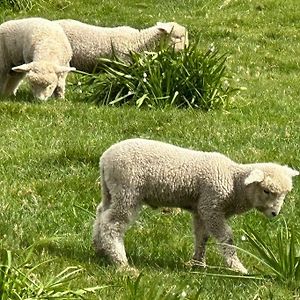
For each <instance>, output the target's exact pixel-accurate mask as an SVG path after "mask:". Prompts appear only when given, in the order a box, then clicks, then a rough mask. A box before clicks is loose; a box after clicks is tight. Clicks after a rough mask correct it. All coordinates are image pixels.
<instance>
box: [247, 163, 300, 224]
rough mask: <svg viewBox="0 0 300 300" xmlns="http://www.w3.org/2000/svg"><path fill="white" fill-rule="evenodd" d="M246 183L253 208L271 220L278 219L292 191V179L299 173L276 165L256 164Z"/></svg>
mask: <svg viewBox="0 0 300 300" xmlns="http://www.w3.org/2000/svg"><path fill="white" fill-rule="evenodd" d="M253 166H254V168H253V169H252V170H251V171H250V173H249V174H248V175H247V177H246V179H245V181H244V183H245V185H246V194H247V198H248V200H249V201H251V203H252V206H253V207H254V208H256V209H258V210H259V211H261V212H262V213H264V214H265V216H267V217H269V218H273V217H276V216H277V215H278V214H279V212H280V210H281V207H282V204H283V201H284V198H285V196H286V194H287V193H288V192H290V191H291V190H292V177H294V176H297V175H299V172H298V171H296V170H293V169H291V168H289V167H287V166H281V165H278V164H275V163H265V164H254V165H253Z"/></svg>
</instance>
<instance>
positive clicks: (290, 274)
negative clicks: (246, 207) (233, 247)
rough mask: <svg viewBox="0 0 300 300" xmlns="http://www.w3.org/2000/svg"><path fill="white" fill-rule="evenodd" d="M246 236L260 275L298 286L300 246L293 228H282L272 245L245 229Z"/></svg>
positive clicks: (255, 233)
mask: <svg viewBox="0 0 300 300" xmlns="http://www.w3.org/2000/svg"><path fill="white" fill-rule="evenodd" d="M245 233H246V236H247V238H248V240H249V243H250V245H251V247H252V248H253V250H254V251H255V252H256V253H257V254H258V255H257V256H255V255H252V256H253V257H255V258H256V259H257V261H258V262H259V263H260V265H261V267H257V270H258V271H259V273H261V274H262V275H267V276H271V277H273V278H276V279H277V280H279V281H282V282H284V283H285V284H288V285H289V286H293V287H296V286H298V288H299V286H300V246H299V237H298V236H297V234H296V231H295V230H294V228H293V227H292V228H288V227H287V226H284V227H283V228H281V229H280V230H279V233H278V235H277V239H276V241H275V243H274V241H273V242H272V241H271V240H269V239H268V240H267V241H265V240H263V239H262V238H261V237H260V235H259V232H257V231H255V230H253V229H251V228H250V227H248V228H247V230H246V231H245Z"/></svg>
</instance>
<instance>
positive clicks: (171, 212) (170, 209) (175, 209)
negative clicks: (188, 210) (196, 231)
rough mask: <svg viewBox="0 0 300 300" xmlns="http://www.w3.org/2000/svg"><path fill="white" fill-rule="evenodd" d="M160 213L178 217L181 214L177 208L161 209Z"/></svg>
mask: <svg viewBox="0 0 300 300" xmlns="http://www.w3.org/2000/svg"><path fill="white" fill-rule="evenodd" d="M161 211H162V213H164V214H174V215H178V214H179V213H180V212H181V209H180V208H179V207H163V208H162V209H161Z"/></svg>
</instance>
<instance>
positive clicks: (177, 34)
mask: <svg viewBox="0 0 300 300" xmlns="http://www.w3.org/2000/svg"><path fill="white" fill-rule="evenodd" d="M156 26H157V28H158V29H159V30H160V31H162V32H164V33H166V34H167V37H168V39H169V41H170V43H171V45H172V46H173V47H174V49H175V51H180V50H183V49H184V48H185V47H187V46H188V45H189V39H188V31H187V29H186V28H185V27H184V26H182V25H179V24H177V23H176V22H169V23H160V22H158V23H157V24H156Z"/></svg>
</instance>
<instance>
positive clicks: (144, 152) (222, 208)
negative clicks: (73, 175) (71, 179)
mask: <svg viewBox="0 0 300 300" xmlns="http://www.w3.org/2000/svg"><path fill="white" fill-rule="evenodd" d="M100 173H101V184H102V202H101V203H100V205H99V206H98V208H97V214H96V220H95V223H94V229H93V240H94V245H95V248H96V250H97V251H98V252H101V251H102V252H104V253H105V254H106V255H108V256H109V257H110V258H111V260H112V261H113V262H115V263H117V264H119V265H125V266H126V265H127V264H128V261H127V257H126V254H125V248H124V243H123V238H124V233H125V231H126V228H127V226H128V224H129V223H130V221H132V220H134V218H135V216H136V214H137V212H138V210H139V208H140V207H141V206H142V205H143V204H148V205H150V206H152V207H180V208H183V209H186V210H188V211H190V212H191V213H192V215H193V220H194V235H195V252H194V257H193V260H194V261H197V264H200V265H205V244H206V242H207V240H208V238H209V237H210V236H212V237H214V238H216V239H217V241H218V242H219V245H220V248H221V251H222V252H223V255H224V257H225V260H226V262H227V264H228V265H229V267H231V268H232V269H234V270H236V271H239V272H241V273H246V272H247V270H246V268H245V267H244V266H243V265H242V263H241V262H240V261H239V259H238V257H237V254H236V251H235V248H234V247H232V245H233V234H232V231H231V228H230V227H229V225H228V224H227V222H226V219H227V218H229V217H230V216H232V215H235V214H241V213H243V212H246V211H248V210H250V209H252V208H255V209H258V210H259V211H261V212H263V213H264V214H265V215H266V216H267V217H270V218H272V217H275V216H277V215H278V214H279V212H280V210H281V207H282V204H283V200H284V198H285V196H286V194H287V193H288V192H289V191H291V189H292V177H293V176H296V175H298V174H299V173H298V171H295V170H293V169H291V168H289V167H287V166H281V165H279V164H276V163H256V164H239V163H236V162H234V161H232V160H231V159H229V158H228V157H226V156H225V155H223V154H220V153H216V152H212V153H210V152H201V151H194V150H189V149H184V148H181V147H177V146H174V145H170V144H166V143H162V142H158V141H153V140H144V139H129V140H125V141H122V142H119V143H117V144H115V145H113V146H111V147H110V148H109V149H108V150H106V151H105V152H104V153H103V155H102V156H101V159H100ZM116 245H117V246H116Z"/></svg>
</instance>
